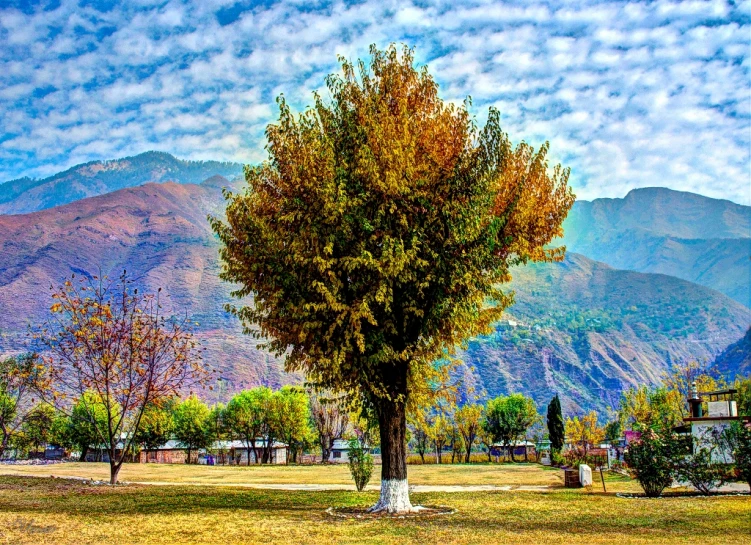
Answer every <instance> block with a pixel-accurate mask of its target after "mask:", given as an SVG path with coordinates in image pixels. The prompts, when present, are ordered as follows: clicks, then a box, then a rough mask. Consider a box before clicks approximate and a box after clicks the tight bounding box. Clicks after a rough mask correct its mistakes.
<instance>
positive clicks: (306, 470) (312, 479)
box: [0, 463, 563, 486]
mask: <svg viewBox="0 0 751 545" xmlns="http://www.w3.org/2000/svg"><path fill="white" fill-rule="evenodd" d="M541 467H542V466H539V465H536V464H477V465H474V464H473V465H440V466H439V465H422V466H419V465H418V466H409V482H410V484H413V485H415V484H425V485H457V484H459V485H488V484H493V485H512V486H519V485H542V486H545V485H547V486H558V485H562V484H563V477H562V472H561V471H560V470H543V469H541ZM379 471H380V466H376V467H375V468H374V472H373V473H374V478H373V482H374V483H375V484H378V473H379ZM0 474H6V475H8V474H10V475H34V476H42V477H49V476H51V475H54V476H58V477H59V476H68V477H86V478H92V479H95V480H109V465H108V464H104V463H66V464H55V465H48V466H0ZM119 479H120V480H121V481H125V482H170V483H190V484H196V483H200V484H226V483H234V484H298V483H305V484H352V477H351V476H350V474H349V469H348V468H347V465H346V464H331V465H325V466H322V465H309V466H273V465H251V466H201V465H186V464H124V465H123V468H122V469H121V470H120V475H119Z"/></svg>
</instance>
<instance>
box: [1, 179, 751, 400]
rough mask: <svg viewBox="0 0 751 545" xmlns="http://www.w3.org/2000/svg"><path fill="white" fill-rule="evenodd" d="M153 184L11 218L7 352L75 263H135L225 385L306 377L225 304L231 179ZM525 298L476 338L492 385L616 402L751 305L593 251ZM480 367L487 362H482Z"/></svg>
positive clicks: (698, 353) (705, 350) (5, 257)
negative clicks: (224, 231) (284, 364)
mask: <svg viewBox="0 0 751 545" xmlns="http://www.w3.org/2000/svg"><path fill="white" fill-rule="evenodd" d="M227 184H229V182H227V181H226V180H224V179H222V178H219V177H212V178H211V179H209V180H206V181H205V182H204V183H203V184H201V185H193V184H183V185H178V184H174V183H163V184H146V185H143V186H139V187H134V188H127V189H123V190H120V191H117V192H114V193H109V194H106V195H102V196H98V197H93V198H89V199H84V200H80V201H77V202H75V203H71V204H67V205H65V206H60V207H57V208H53V209H49V210H43V211H40V212H35V213H32V214H24V215H16V216H7V215H6V216H0V353H1V352H3V351H12V350H18V349H21V348H22V346H23V344H22V341H23V339H24V334H25V332H26V328H27V324H29V323H32V324H33V323H36V322H38V321H39V320H41V319H42V318H43V317H44V316H46V314H47V309H48V308H49V305H50V300H49V298H48V293H49V290H48V288H49V286H50V284H58V283H59V282H61V281H62V280H63V278H64V277H65V276H67V275H69V274H70V273H71V272H76V273H77V274H79V275H80V274H87V273H88V274H91V273H95V272H97V270H98V269H99V267H101V268H102V270H103V271H104V272H106V273H109V274H110V275H115V274H117V273H119V272H120V271H121V270H122V269H128V270H129V271H131V272H132V273H133V274H134V275H135V276H136V277H138V278H139V279H140V283H141V284H142V285H143V286H144V287H145V288H146V289H149V290H155V289H156V288H157V287H163V288H164V289H165V291H166V292H167V293H168V294H169V295H170V296H171V300H172V301H173V303H174V304H175V306H177V307H178V308H180V309H187V310H188V311H189V312H190V313H191V314H192V315H193V317H194V318H195V320H196V322H198V323H199V324H200V325H199V326H197V330H198V336H199V338H200V339H201V341H202V343H203V344H204V345H205V346H206V348H207V354H206V361H207V363H210V364H212V365H213V366H215V367H217V368H218V369H219V371H220V374H221V376H222V377H224V378H225V379H226V380H223V381H221V383H220V385H219V386H221V388H220V389H218V390H215V391H214V392H212V393H211V394H207V395H211V396H216V397H226V396H227V395H229V393H231V392H233V391H236V390H239V389H241V388H244V387H247V386H249V385H253V384H261V383H264V384H270V385H274V386H276V385H279V384H282V383H284V382H287V381H294V380H299V377H290V376H288V375H285V374H284V373H283V372H282V370H281V364H280V362H278V361H277V360H275V359H274V358H272V357H270V356H268V355H267V354H265V353H264V352H261V351H259V350H257V349H256V343H255V341H254V340H252V339H250V338H248V337H247V336H244V335H242V333H241V331H240V327H239V324H238V323H237V322H236V321H235V320H234V319H233V318H232V317H230V316H229V315H228V314H227V313H226V312H225V311H224V309H223V305H224V304H225V303H226V302H228V301H229V300H230V298H229V291H230V289H231V287H230V286H228V285H226V284H223V283H222V282H220V281H219V279H218V276H217V275H218V272H219V269H220V263H219V257H218V254H217V241H216V239H215V237H214V236H213V234H212V232H211V229H210V228H209V225H208V222H207V221H206V215H207V214H208V213H214V214H217V213H221V211H222V205H223V202H222V198H221V194H220V188H221V187H222V186H223V185H227ZM514 276H515V280H514V285H513V287H514V288H515V289H516V290H517V296H516V299H517V303H516V305H514V306H513V307H512V308H511V309H510V311H509V314H508V318H509V319H510V320H511V322H513V325H511V322H509V319H506V320H504V321H503V322H502V323H501V324H499V327H498V331H497V332H496V334H494V335H492V336H490V337H488V338H483V339H478V340H476V341H473V342H472V343H470V346H469V348H468V349H467V350H466V351H465V353H464V359H465V362H466V364H467V365H466V369H465V372H466V373H467V374H468V375H471V376H472V377H473V378H472V380H474V381H476V382H477V383H478V386H480V387H482V388H484V389H485V390H486V391H487V392H488V393H490V394H492V395H497V394H498V393H502V392H507V391H524V392H528V393H531V394H532V395H533V396H534V397H535V399H536V400H537V401H538V402H539V403H541V404H542V403H544V402H547V401H548V400H549V398H550V396H551V395H552V393H553V392H555V391H558V392H560V393H561V394H562V396H563V399H564V403H565V404H566V406H567V407H568V408H569V410H578V409H580V408H589V407H603V405H605V404H606V400H607V399H608V396H617V394H618V392H619V391H620V389H621V388H622V387H624V386H628V385H633V384H639V383H643V382H654V381H656V380H658V379H659V378H660V375H661V373H662V372H663V370H664V369H665V367H666V366H667V365H668V363H669V362H671V361H676V360H680V359H687V358H712V357H714V356H715V355H716V354H718V353H719V352H720V351H721V350H722V349H723V348H724V347H726V346H727V345H728V344H730V343H731V342H734V341H735V340H737V339H738V338H740V337H741V336H742V335H743V332H744V331H745V329H746V327H747V326H748V324H749V323H751V311H750V310H749V309H748V308H745V307H743V306H742V305H740V304H738V303H736V302H735V301H733V300H731V299H729V298H728V297H726V296H724V295H722V294H720V293H718V292H716V291H713V290H710V289H707V288H704V287H701V286H698V285H696V284H691V283H689V282H685V281H682V280H678V279H676V278H672V277H668V276H664V275H655V274H641V273H635V272H629V271H620V270H615V269H611V268H610V267H607V266H605V265H603V264H600V263H595V262H593V261H591V260H589V259H587V258H585V257H583V256H578V255H573V254H572V255H570V256H569V257H568V258H567V260H566V261H565V262H563V263H560V264H552V265H544V266H532V267H528V268H524V269H519V270H517V271H515V273H514ZM471 367H474V370H472V369H471Z"/></svg>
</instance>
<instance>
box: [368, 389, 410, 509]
mask: <svg viewBox="0 0 751 545" xmlns="http://www.w3.org/2000/svg"><path fill="white" fill-rule="evenodd" d="M405 378H406V377H405ZM376 406H377V410H378V426H379V429H380V432H381V457H382V463H381V496H380V498H379V500H378V503H376V504H375V505H374V506H373V507H371V508H370V511H371V512H386V513H408V512H412V511H415V508H414V507H412V504H411V503H410V501H409V486H408V485H407V449H406V445H407V442H406V437H407V415H406V411H405V406H404V401H399V402H394V401H391V400H388V399H379V400H377V404H376Z"/></svg>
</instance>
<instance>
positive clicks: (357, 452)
mask: <svg viewBox="0 0 751 545" xmlns="http://www.w3.org/2000/svg"><path fill="white" fill-rule="evenodd" d="M348 455H349V472H350V473H351V474H352V478H353V479H354V481H355V486H356V487H357V491H358V492H362V490H363V488H365V486H366V485H367V484H368V482H369V481H370V476H371V475H372V474H373V457H372V456H371V455H370V453H369V452H367V451H366V450H365V449H363V448H362V444H360V441H359V440H358V439H350V440H349V452H348Z"/></svg>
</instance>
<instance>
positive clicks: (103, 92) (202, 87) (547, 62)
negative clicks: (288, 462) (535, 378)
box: [0, 0, 751, 205]
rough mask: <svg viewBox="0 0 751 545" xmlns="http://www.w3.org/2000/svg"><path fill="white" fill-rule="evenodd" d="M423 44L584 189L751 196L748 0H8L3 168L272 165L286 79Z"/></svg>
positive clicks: (0, 67) (462, 90) (307, 98)
mask: <svg viewBox="0 0 751 545" xmlns="http://www.w3.org/2000/svg"><path fill="white" fill-rule="evenodd" d="M392 42H395V43H404V44H408V45H409V46H413V47H414V48H415V55H416V60H417V62H418V63H419V64H421V65H422V64H427V66H428V68H429V70H430V71H431V73H432V74H433V75H434V76H435V79H436V80H437V82H438V83H439V85H440V95H441V96H442V98H444V99H445V100H451V101H457V102H460V101H462V100H464V98H465V97H466V96H468V95H470V96H471V97H472V104H473V107H472V112H473V113H474V114H475V115H476V116H477V118H478V121H479V122H480V123H482V121H483V119H484V118H485V116H486V115H487V109H488V107H489V106H495V107H497V108H498V109H499V110H500V112H501V116H502V121H503V128H504V130H505V131H507V132H508V133H509V135H510V137H511V139H512V141H514V142H519V141H521V140H525V141H527V142H529V143H532V144H534V145H536V146H537V145H540V144H542V143H543V142H545V141H546V140H547V141H549V142H550V150H551V151H550V158H551V160H552V161H554V162H561V163H563V164H564V165H565V166H568V167H570V168H571V178H570V181H571V184H572V185H573V187H574V189H575V192H576V194H577V196H578V197H579V198H582V199H592V198H596V197H623V196H624V195H625V194H626V193H627V192H628V191H629V190H631V189H634V188H637V187H647V186H665V187H670V188H673V189H677V190H683V191H691V192H695V193H700V194H703V195H707V196H710V197H716V198H724V199H729V200H732V201H735V202H738V203H741V204H747V205H748V204H751V79H750V78H749V74H750V71H749V68H750V67H751V1H746V2H736V1H725V2H719V1H709V0H707V1H704V0H702V1H691V0H687V1H682V2H667V1H650V2H624V1H618V2H587V1H570V2H569V1H555V2H550V3H546V2H544V1H537V2H529V1H526V2H517V3H514V2H502V1H497V0H496V1H486V0H476V1H466V2H461V1H454V2H427V1H420V2H410V1H409V0H400V1H392V0H380V1H359V2H340V1H334V2H329V1H321V2H317V1H315V0H303V1H298V0H292V1H282V2H274V1H271V0H261V1H240V2H237V1H233V0H201V1H195V2H191V1H176V0H171V1H151V0H130V1H127V2H122V3H119V2H105V1H98V0H81V1H76V0H50V1H42V2H27V1H17V0H0V128H1V129H2V130H1V131H0V182H1V181H6V180H10V179H14V178H19V177H22V176H30V177H44V176H48V175H50V174H53V173H55V172H59V171H61V170H64V169H66V168H69V167H71V166H73V165H76V164H78V163H82V162H86V161H91V160H97V159H114V158H118V157H124V156H128V155H134V154H137V153H141V152H143V151H147V150H160V151H166V152H169V153H172V154H173V155H175V156H177V157H180V158H183V159H217V160H231V161H238V162H243V163H255V162H258V161H261V160H263V159H264V158H265V157H266V154H265V151H264V129H265V127H266V125H267V124H268V123H270V122H273V121H274V120H275V118H276V116H277V109H276V103H275V98H276V97H277V96H278V95H279V94H281V93H283V94H284V95H285V97H286V98H287V100H288V101H289V102H290V104H291V105H292V107H293V108H295V109H298V110H301V109H303V108H305V106H307V105H309V104H311V103H312V92H313V91H314V90H317V89H318V90H320V89H323V87H324V78H325V76H326V75H327V74H329V73H331V72H334V71H337V70H338V63H337V55H344V56H345V57H347V58H349V59H353V60H354V59H357V58H365V57H366V56H367V51H368V47H369V45H370V44H373V43H375V44H377V45H378V46H379V47H381V48H383V47H385V46H387V45H388V44H389V43H392Z"/></svg>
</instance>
